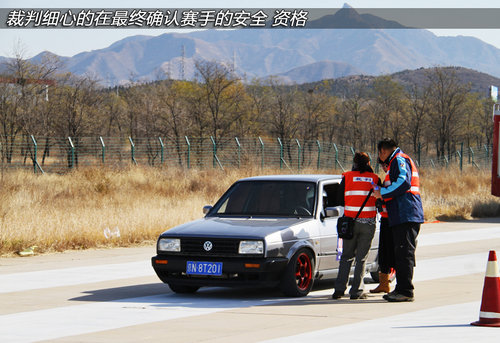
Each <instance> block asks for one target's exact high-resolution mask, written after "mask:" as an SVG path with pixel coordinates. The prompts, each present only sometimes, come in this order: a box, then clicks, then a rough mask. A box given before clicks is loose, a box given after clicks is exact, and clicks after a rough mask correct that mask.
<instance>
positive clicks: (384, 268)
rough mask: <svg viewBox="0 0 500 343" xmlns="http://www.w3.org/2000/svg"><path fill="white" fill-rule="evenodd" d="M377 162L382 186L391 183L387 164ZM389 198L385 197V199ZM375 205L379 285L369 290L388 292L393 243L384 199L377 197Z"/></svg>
mask: <svg viewBox="0 0 500 343" xmlns="http://www.w3.org/2000/svg"><path fill="white" fill-rule="evenodd" d="M378 163H379V164H380V166H381V167H382V169H383V170H384V172H385V173H386V174H385V179H384V183H383V185H384V187H387V186H389V185H390V184H391V180H390V178H389V173H388V171H389V165H388V164H386V163H384V162H383V161H382V160H380V158H379V159H378ZM388 200H390V199H387V201H388ZM376 207H377V209H378V211H379V213H380V233H379V240H378V265H379V268H380V271H379V273H378V278H379V285H378V286H377V287H376V288H374V289H371V290H370V293H389V292H390V291H391V280H390V275H391V270H392V268H393V267H394V243H393V241H392V233H391V229H390V227H389V215H388V213H387V206H386V205H385V201H384V200H382V199H377V202H376Z"/></svg>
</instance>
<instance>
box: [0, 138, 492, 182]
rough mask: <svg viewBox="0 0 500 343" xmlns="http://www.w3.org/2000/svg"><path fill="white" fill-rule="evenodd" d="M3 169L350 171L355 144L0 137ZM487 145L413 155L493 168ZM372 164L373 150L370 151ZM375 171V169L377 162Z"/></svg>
mask: <svg viewBox="0 0 500 343" xmlns="http://www.w3.org/2000/svg"><path fill="white" fill-rule="evenodd" d="M0 151H1V161H2V168H5V169H11V168H31V169H32V170H33V171H34V172H35V173H36V172H56V173H63V172H67V171H69V170H72V169H74V168H79V167H83V166H109V167H125V166H128V165H131V164H132V165H148V166H158V167H164V168H174V167H176V168H187V169H189V168H197V169H206V168H220V169H224V168H242V167H245V166H250V165H252V166H259V167H260V168H263V169H288V170H290V171H293V172H300V171H301V170H303V169H309V170H310V169H316V170H335V171H344V170H349V169H350V168H351V165H352V157H353V155H354V152H355V151H356V150H355V147H350V146H342V145H337V144H335V143H333V142H321V141H318V140H316V141H299V140H298V139H279V138H262V137H254V138H238V137H229V138H228V137H224V138H213V137H204V138H195V137H178V138H174V137H146V138H145V137H143V138H131V137H66V138H57V137H34V136H27V135H25V136H17V137H15V138H13V137H5V136H4V137H0ZM491 152H492V148H491V146H487V145H484V146H476V147H467V148H465V147H463V145H461V146H460V149H459V150H457V151H455V152H453V153H451V154H449V155H447V156H444V157H441V158H436V157H432V156H425V157H421V154H420V153H417V154H415V156H412V157H413V158H414V160H415V162H416V163H417V165H419V166H421V167H425V168H447V167H459V168H463V167H466V166H468V165H469V166H473V167H476V168H478V169H485V168H491ZM370 156H371V158H372V161H373V162H372V164H374V165H376V164H375V163H374V161H375V160H376V157H377V155H376V152H371V153H370ZM376 166H377V171H378V165H376Z"/></svg>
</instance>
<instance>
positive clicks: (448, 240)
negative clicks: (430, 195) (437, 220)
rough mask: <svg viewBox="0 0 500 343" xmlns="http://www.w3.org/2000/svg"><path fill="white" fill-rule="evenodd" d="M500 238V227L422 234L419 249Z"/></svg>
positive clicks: (419, 237)
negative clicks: (421, 247) (420, 247)
mask: <svg viewBox="0 0 500 343" xmlns="http://www.w3.org/2000/svg"><path fill="white" fill-rule="evenodd" d="M420 233H422V229H420ZM498 238H500V226H492V227H487V228H482V229H472V230H460V231H450V232H437V233H427V234H420V235H419V236H418V243H417V249H418V247H419V246H433V245H441V244H453V243H461V242H471V241H482V240H489V239H498Z"/></svg>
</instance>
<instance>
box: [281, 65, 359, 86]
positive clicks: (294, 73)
mask: <svg viewBox="0 0 500 343" xmlns="http://www.w3.org/2000/svg"><path fill="white" fill-rule="evenodd" d="M361 73H362V71H361V70H359V69H357V68H356V67H353V66H352V65H350V64H348V63H343V62H333V61H320V62H315V63H311V64H308V65H305V66H302V67H297V68H293V69H292V70H290V71H287V72H286V73H280V74H277V75H276V76H277V77H278V78H279V79H280V80H281V81H282V82H284V83H287V84H291V83H306V82H314V81H318V80H324V79H336V78H339V77H343V76H347V75H357V74H361Z"/></svg>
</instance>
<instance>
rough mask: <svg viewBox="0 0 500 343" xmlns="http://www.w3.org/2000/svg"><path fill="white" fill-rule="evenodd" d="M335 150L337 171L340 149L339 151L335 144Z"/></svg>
mask: <svg viewBox="0 0 500 343" xmlns="http://www.w3.org/2000/svg"><path fill="white" fill-rule="evenodd" d="M333 148H334V149H335V168H334V169H337V163H338V161H339V149H337V144H335V143H333Z"/></svg>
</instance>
